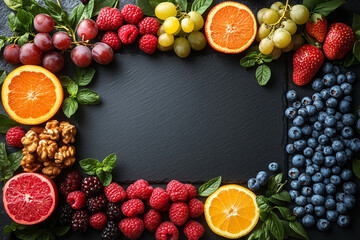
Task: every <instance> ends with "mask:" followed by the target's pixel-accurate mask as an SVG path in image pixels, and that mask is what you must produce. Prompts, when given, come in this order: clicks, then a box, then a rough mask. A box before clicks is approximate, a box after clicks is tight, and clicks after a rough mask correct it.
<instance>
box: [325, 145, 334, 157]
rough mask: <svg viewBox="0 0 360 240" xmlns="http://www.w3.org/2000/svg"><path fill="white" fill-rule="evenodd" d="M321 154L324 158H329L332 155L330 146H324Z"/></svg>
mask: <svg viewBox="0 0 360 240" xmlns="http://www.w3.org/2000/svg"><path fill="white" fill-rule="evenodd" d="M323 152H324V155H325V156H329V155H331V154H333V152H334V150H333V149H332V147H330V146H325V147H324V150H323Z"/></svg>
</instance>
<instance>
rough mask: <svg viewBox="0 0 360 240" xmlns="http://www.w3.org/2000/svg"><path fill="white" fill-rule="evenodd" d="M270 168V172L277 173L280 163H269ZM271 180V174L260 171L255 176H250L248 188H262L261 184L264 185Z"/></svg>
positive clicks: (254, 189) (255, 189)
mask: <svg viewBox="0 0 360 240" xmlns="http://www.w3.org/2000/svg"><path fill="white" fill-rule="evenodd" d="M268 169H269V171H270V172H273V173H276V172H278V171H279V164H278V163H276V162H272V163H270V164H269V166H268ZM268 180H269V174H268V173H267V172H265V171H260V172H259V173H258V174H257V175H256V177H255V178H250V179H249V181H248V188H249V189H250V190H253V191H257V190H259V189H260V185H261V186H264V185H266V183H267V182H268Z"/></svg>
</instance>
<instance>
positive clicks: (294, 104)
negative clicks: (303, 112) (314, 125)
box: [293, 101, 301, 109]
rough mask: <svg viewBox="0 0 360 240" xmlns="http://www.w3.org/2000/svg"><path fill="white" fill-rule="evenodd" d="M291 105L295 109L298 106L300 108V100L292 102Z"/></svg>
mask: <svg viewBox="0 0 360 240" xmlns="http://www.w3.org/2000/svg"><path fill="white" fill-rule="evenodd" d="M293 107H294V108H295V109H300V108H301V102H300V101H296V102H294V103H293Z"/></svg>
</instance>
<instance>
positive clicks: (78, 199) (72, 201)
mask: <svg viewBox="0 0 360 240" xmlns="http://www.w3.org/2000/svg"><path fill="white" fill-rule="evenodd" d="M85 200H86V198H85V195H84V193H82V192H80V191H75V192H71V193H69V195H67V198H66V202H67V203H68V204H69V205H70V207H72V208H73V209H80V208H82V207H83V206H84V205H85Z"/></svg>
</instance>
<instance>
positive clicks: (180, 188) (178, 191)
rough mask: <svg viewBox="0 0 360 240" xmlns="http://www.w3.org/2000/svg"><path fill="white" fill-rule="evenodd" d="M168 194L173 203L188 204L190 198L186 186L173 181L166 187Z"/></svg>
mask: <svg viewBox="0 0 360 240" xmlns="http://www.w3.org/2000/svg"><path fill="white" fill-rule="evenodd" d="M166 192H167V193H168V194H169V196H170V199H171V201H173V202H177V201H181V202H186V200H187V198H188V196H187V189H186V187H185V185H184V184H182V183H181V182H179V181H176V180H172V181H171V182H169V183H168V185H167V187H166Z"/></svg>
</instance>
